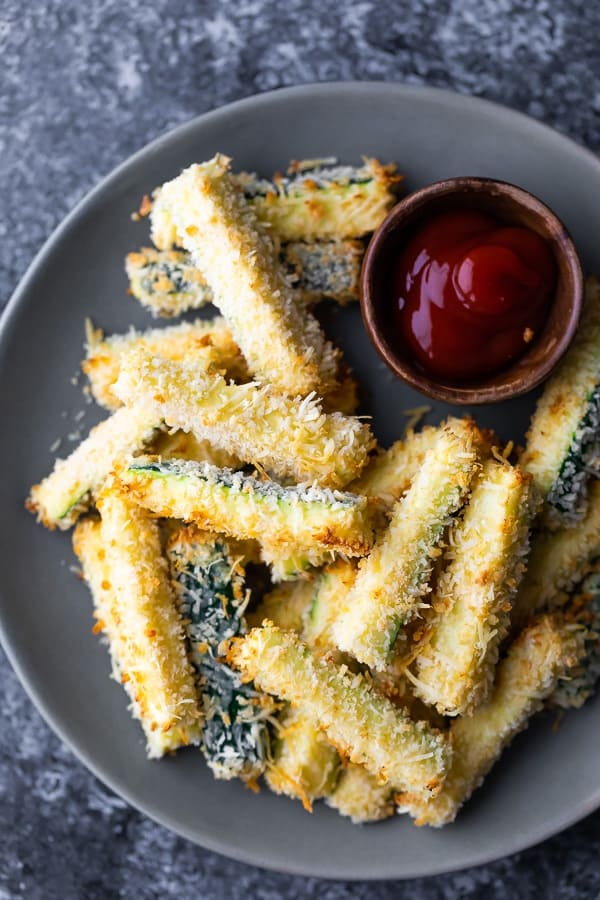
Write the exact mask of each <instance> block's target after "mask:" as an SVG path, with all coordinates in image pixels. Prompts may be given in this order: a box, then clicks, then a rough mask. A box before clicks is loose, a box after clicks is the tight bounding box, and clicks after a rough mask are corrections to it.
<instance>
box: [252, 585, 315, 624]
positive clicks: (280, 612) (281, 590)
mask: <svg viewBox="0 0 600 900" xmlns="http://www.w3.org/2000/svg"><path fill="white" fill-rule="evenodd" d="M313 592H314V585H313V583H312V582H311V581H307V580H306V579H304V578H302V579H300V580H298V581H285V582H283V584H278V585H276V587H274V588H273V590H272V591H269V593H268V594H265V596H264V597H263V598H262V600H261V601H260V603H259V604H258V606H256V607H255V608H254V609H253V610H251V611H250V612H248V613H247V614H246V621H247V622H248V625H249V626H250V628H253V627H254V626H258V625H262V623H263V620H264V619H269V621H271V622H273V624H274V625H277V627H278V628H281V629H283V631H295V632H296V633H297V634H300V632H301V631H302V628H303V627H304V613H305V611H306V610H307V609H308V608H309V607H310V604H311V603H312V597H313Z"/></svg>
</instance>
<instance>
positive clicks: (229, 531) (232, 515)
mask: <svg viewBox="0 0 600 900" xmlns="http://www.w3.org/2000/svg"><path fill="white" fill-rule="evenodd" d="M119 475H120V482H121V488H122V490H123V491H124V492H125V493H126V494H127V495H128V496H130V497H131V499H132V500H134V501H135V502H136V503H138V504H139V505H140V506H143V507H145V508H147V509H150V510H151V511H152V512H153V513H154V514H155V515H158V516H165V517H172V518H176V519H184V520H186V521H191V522H196V523H197V524H198V525H199V526H200V527H201V528H208V529H210V530H211V531H216V532H219V533H222V534H226V535H230V536H231V537H237V538H241V539H247V538H254V539H256V540H259V541H263V540H268V541H269V542H270V544H271V545H272V546H278V545H282V546H284V547H288V546H297V547H306V548H308V549H309V550H310V549H311V548H313V547H314V548H315V549H316V550H337V551H338V552H340V553H346V554H348V555H349V556H358V555H361V554H363V553H366V552H367V550H368V548H369V546H370V543H371V540H372V532H371V527H370V523H369V516H368V510H367V505H366V500H365V498H364V497H357V496H356V495H354V494H348V493H342V492H340V491H330V490H328V489H326V488H316V487H306V486H302V485H297V486H294V487H282V486H281V485H279V484H277V483H276V482H274V481H261V480H259V479H258V478H256V477H254V476H252V475H244V474H243V473H242V472H233V471H231V469H217V468H216V467H215V466H211V465H210V464H208V463H199V462H194V461H191V460H169V461H167V462H161V461H160V460H157V459H154V458H151V457H139V458H136V459H135V460H132V462H131V464H130V465H128V466H127V467H126V468H124V469H122V470H121V471H120V473H119Z"/></svg>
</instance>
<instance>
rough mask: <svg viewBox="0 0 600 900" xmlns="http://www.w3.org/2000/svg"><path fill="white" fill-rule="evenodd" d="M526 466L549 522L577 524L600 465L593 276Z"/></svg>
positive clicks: (599, 322)
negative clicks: (573, 336) (592, 475)
mask: <svg viewBox="0 0 600 900" xmlns="http://www.w3.org/2000/svg"><path fill="white" fill-rule="evenodd" d="M521 465H522V467H523V468H524V469H525V470H526V471H528V472H531V474H532V475H533V477H534V482H535V484H536V487H537V488H538V490H539V492H540V495H541V497H542V498H543V499H545V500H546V507H547V508H546V512H547V518H548V522H549V523H550V524H551V525H553V526H557V525H560V524H561V523H562V524H563V525H569V524H571V525H572V524H573V523H574V522H577V521H578V520H579V519H580V518H581V517H582V515H583V514H584V511H585V498H586V492H587V485H588V482H589V480H590V472H593V473H594V474H595V475H596V476H597V475H598V467H599V465H600V285H599V284H598V281H597V280H596V279H595V278H590V279H588V282H587V285H586V297H585V305H584V311H583V315H582V318H581V324H580V326H579V331H578V333H577V336H576V338H575V340H574V341H573V343H572V345H571V347H570V348H569V350H568V352H567V354H566V356H565V358H564V360H563V361H562V363H561V364H560V366H559V368H558V369H557V371H556V372H555V373H554V375H553V376H552V378H550V379H549V381H548V382H547V384H546V387H545V388H544V393H543V394H542V396H541V397H540V399H539V401H538V404H537V408H536V411H535V413H534V416H533V418H532V420H531V427H530V429H529V432H528V434H527V446H526V448H525V452H524V453H523V456H522V457H521Z"/></svg>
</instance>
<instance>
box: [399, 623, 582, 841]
mask: <svg viewBox="0 0 600 900" xmlns="http://www.w3.org/2000/svg"><path fill="white" fill-rule="evenodd" d="M582 644H583V641H582V632H581V631H578V630H576V629H573V627H572V626H571V627H569V626H568V625H565V622H564V620H563V619H562V618H561V617H559V616H541V617H540V618H539V619H538V620H537V621H535V622H533V623H532V624H531V625H530V626H529V627H528V628H526V629H525V630H524V631H523V632H521V633H520V634H519V635H518V637H517V638H516V640H515V641H514V642H513V643H512V645H511V646H510V648H509V650H508V654H507V656H506V658H505V659H504V660H502V662H501V663H500V664H499V666H498V670H497V673H496V681H495V685H494V690H493V692H492V694H491V696H490V697H489V699H488V700H487V702H486V703H483V704H482V705H481V706H478V707H477V709H476V710H475V711H474V712H473V714H472V715H471V716H460V717H459V718H457V719H455V720H454V721H453V723H452V726H451V728H450V735H451V739H452V745H453V747H454V753H453V756H452V764H451V768H450V771H449V773H448V775H447V776H446V780H445V782H444V785H443V787H442V790H441V791H440V793H439V794H438V795H437V797H434V798H433V799H432V800H429V801H426V802H424V800H423V797H422V796H418V795H415V794H412V793H406V794H401V795H400V796H397V797H396V801H397V803H398V808H399V811H400V812H407V813H410V815H411V816H413V817H414V818H415V819H416V823H417V825H432V826H433V827H436V828H439V827H440V826H442V825H446V824H448V823H449V822H452V821H454V819H455V818H456V815H457V813H458V811H459V809H460V807H461V806H462V805H463V803H465V801H466V800H468V799H469V797H470V796H471V794H472V793H473V791H474V790H476V788H478V787H479V785H480V784H481V782H482V781H483V779H484V777H485V776H486V774H487V773H488V772H489V770H490V769H491V768H492V766H493V765H494V763H495V762H496V760H497V759H498V758H499V756H500V754H501V753H502V751H503V750H504V748H505V747H506V746H507V745H508V744H509V743H510V742H511V741H512V739H513V737H514V736H515V735H516V734H518V732H520V731H522V730H523V728H525V727H526V725H527V723H528V721H529V719H530V717H531V716H532V715H533V714H534V713H536V712H538V711H539V710H540V709H541V708H542V706H543V704H544V700H545V699H547V698H548V697H549V696H550V695H551V694H552V692H553V691H554V689H555V688H556V685H557V683H558V680H559V678H560V677H562V676H564V675H565V674H566V673H567V672H568V670H569V669H570V668H571V667H572V666H574V665H576V664H577V661H578V659H579V658H580V657H581V654H582V649H583V648H582Z"/></svg>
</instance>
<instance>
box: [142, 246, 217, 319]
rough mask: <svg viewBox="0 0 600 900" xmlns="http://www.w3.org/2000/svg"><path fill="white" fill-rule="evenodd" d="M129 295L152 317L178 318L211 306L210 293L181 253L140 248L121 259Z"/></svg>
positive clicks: (206, 285) (194, 267) (201, 276)
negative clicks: (123, 262)
mask: <svg viewBox="0 0 600 900" xmlns="http://www.w3.org/2000/svg"><path fill="white" fill-rule="evenodd" d="M125 271H126V272H127V277H128V278H129V293H130V294H131V295H132V296H134V297H135V299H136V300H139V302H140V303H141V304H142V306H145V307H146V308H147V309H149V310H150V312H151V313H152V315H153V316H165V317H167V318H170V317H171V316H180V315H181V314H182V313H184V312H186V311H187V310H188V309H201V308H202V307H203V306H206V304H207V303H212V302H213V292H212V290H211V289H210V287H209V286H208V284H207V283H206V279H205V278H204V275H203V274H202V272H200V270H199V269H197V268H196V266H195V265H194V264H193V262H192V260H191V259H190V256H189V254H188V253H186V252H185V250H155V249H154V247H141V248H140V249H139V250H138V251H137V252H136V253H128V254H127V256H126V257H125Z"/></svg>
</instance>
